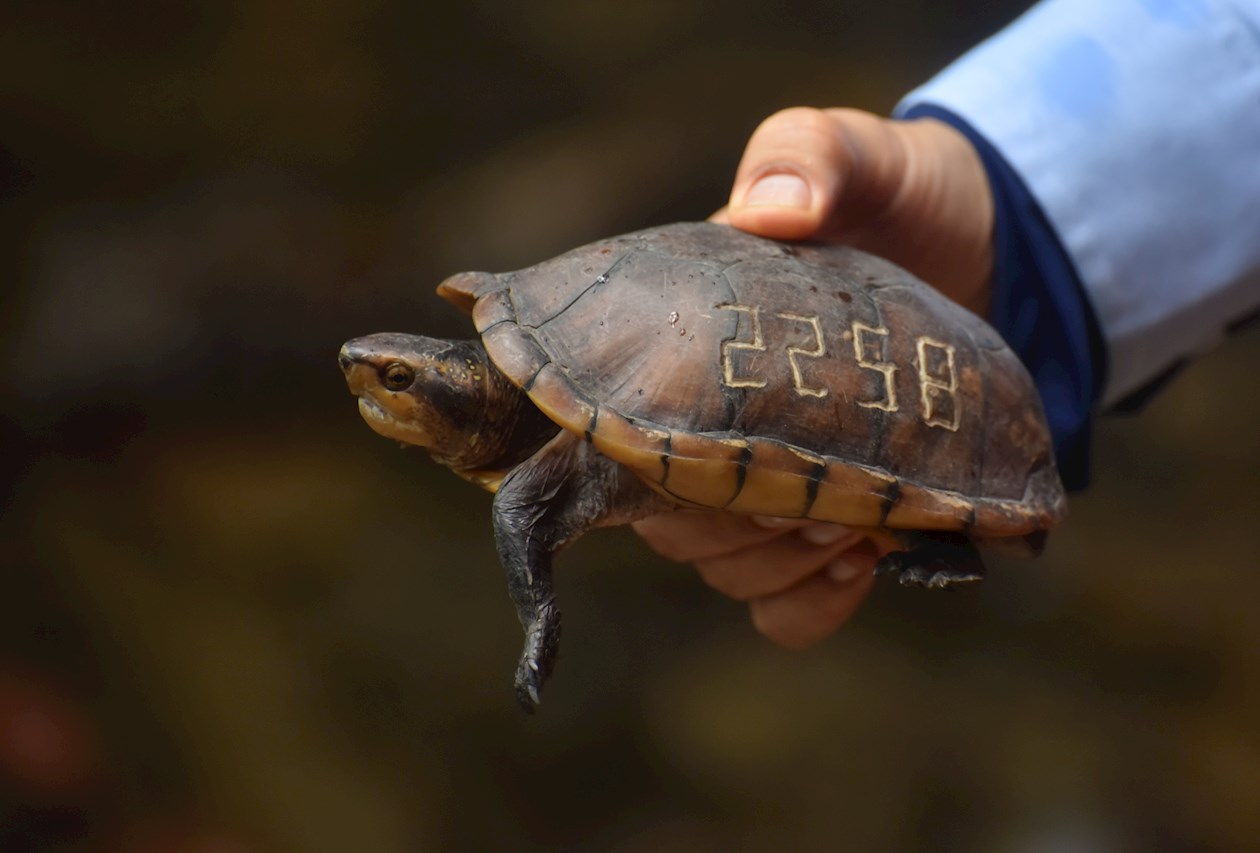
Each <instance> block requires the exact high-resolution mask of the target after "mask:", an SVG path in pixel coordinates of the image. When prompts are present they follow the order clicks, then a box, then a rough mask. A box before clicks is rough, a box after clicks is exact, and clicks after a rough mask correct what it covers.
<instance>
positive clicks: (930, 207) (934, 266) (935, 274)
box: [726, 107, 993, 313]
mask: <svg viewBox="0 0 1260 853" xmlns="http://www.w3.org/2000/svg"><path fill="white" fill-rule="evenodd" d="M726 216H727V218H728V221H729V222H730V224H731V225H733V226H735V227H736V228H739V229H742V230H744V231H749V232H751V233H753V234H760V235H762V236H764V237H773V238H776V239H779V240H807V239H813V240H822V241H830V242H843V243H847V244H849V245H853V246H857V247H859V248H862V249H866V250H867V251H871V252H874V253H875V254H878V255H882V256H884V257H886V258H888V259H889V260H891V261H893V262H895V263H898V264H900V265H901V266H903V267H906V268H907V269H909V270H910V271H911V272H913V273H915V274H916V275H918V276H919V277H921V278H923V279H925V280H926V281H929V282H931V283H932V284H934V285H936V286H937V287H938V288H939V289H940V290H942V291H944V292H945V293H946V294H947V295H949V296H951V297H953V298H954V299H955V300H957V301H959V302H962V303H963V304H964V305H966V306H967V307H969V308H971V309H972V310H974V311H977V312H978V313H983V312H984V310H985V307H986V303H987V298H988V280H989V274H990V271H991V269H992V264H993V233H992V232H993V198H992V193H991V191H990V189H989V183H988V177H987V176H986V174H985V171H984V166H983V165H982V164H981V163H980V159H979V156H978V155H977V154H976V152H975V149H974V148H973V147H972V146H971V143H970V142H968V141H967V139H966V138H965V137H964V136H963V135H962V134H960V133H959V132H958V131H956V130H954V129H953V128H951V127H949V126H948V125H946V124H943V123H941V122H936V121H930V120H924V121H912V122H901V121H891V120H889V119H885V118H881V117H879V116H876V115H873V114H871V113H867V112H862V111H861V110H852V109H828V110H817V109H811V108H807V107H794V108H792V109H788V110H783V111H782V112H778V113H775V114H774V115H772V116H770V117H769V118H768V119H766V120H765V121H764V122H762V123H761V125H760V126H759V127H758V128H757V129H756V130H755V131H754V132H753V134H752V137H751V138H750V139H749V140H748V146H747V147H746V148H745V150H744V156H743V159H742V160H741V161H740V164H739V168H738V169H737V171H736V174H735V183H734V185H733V187H732V190H731V197H730V203H729V204H728V206H727V209H726Z"/></svg>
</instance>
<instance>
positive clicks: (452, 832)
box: [0, 0, 1260, 853]
mask: <svg viewBox="0 0 1260 853" xmlns="http://www.w3.org/2000/svg"><path fill="white" fill-rule="evenodd" d="M1026 5H1028V4H1026V3H1024V2H1018V0H1001V2H979V0H977V2H927V0H883V2H880V3H866V2H856V0H825V1H824V0H807V1H806V2H797V3H759V2H753V0H722V2H716V0H644V2H638V3H603V2H594V3H592V2H581V0H555V2H547V3H532V4H527V3H511V2H504V0H473V2H468V3H464V4H444V5H441V6H435V5H434V4H423V3H405V2H400V0H353V2H351V0H324V2H314V3H304V4H292V3H281V2H276V0H249V2H244V0H235V2H228V3H195V2H194V3H169V2H156V0H149V1H148V2H129V3H121V4H120V3H113V2H111V3H105V2H88V0H77V2H76V0H70V2H61V3H55V4H49V3H34V2H26V0H5V2H4V3H3V6H2V7H0V20H2V22H3V26H2V27H0V245H3V247H4V250H5V251H4V252H3V253H2V254H0V257H3V258H4V259H5V261H6V263H8V264H11V266H10V267H9V268H8V269H7V270H6V271H5V272H4V277H3V286H2V287H0V305H2V306H3V310H2V311H0V324H3V337H2V339H0V343H2V349H0V359H2V361H0V363H2V364H3V370H2V371H0V388H3V395H4V406H3V420H0V448H2V453H0V466H2V467H0V471H2V474H0V497H2V498H3V515H2V516H0V535H2V538H0V560H2V561H3V564H2V572H3V574H2V575H0V578H2V579H3V586H2V587H0V590H2V592H0V850H3V851H6V853H7V851H33V850H71V849H73V850H97V849H100V850H114V849H120V850H172V851H174V850H192V849H196V850H203V851H209V850H225V851H226V850H245V851H253V850H259V851H278V853H305V851H311V853H321V852H322V851H348V850H371V851H382V853H393V851H415V850H485V849H520V850H542V849H555V848H561V849H567V850H577V851H583V850H592V851H594V850H601V851H602V850H615V851H639V850H665V851H672V850H687V851H697V850H718V849H721V850H746V851H760V850H783V849H795V850H922V851H933V850H981V851H1052V850H1072V851H1127V850H1153V849H1159V850H1196V851H1203V850H1238V849H1243V848H1246V847H1250V846H1251V845H1252V844H1254V839H1255V838H1256V837H1257V836H1258V835H1260V809H1257V808H1256V804H1257V799H1258V798H1260V725H1258V724H1257V721H1258V720H1260V620H1257V619H1256V618H1255V612H1256V608H1257V605H1258V604H1260V573H1257V572H1256V570H1255V569H1256V565H1255V564H1256V556H1255V555H1256V551H1257V546H1260V533H1258V532H1257V531H1258V527H1257V524H1256V522H1255V519H1256V517H1257V515H1258V514H1260V488H1258V486H1260V477H1258V476H1257V473H1258V472H1260V445H1258V444H1257V442H1256V441H1255V429H1256V426H1255V425H1256V422H1257V416H1260V401H1258V400H1257V395H1256V393H1255V376H1256V369H1257V366H1260V335H1258V334H1257V333H1256V331H1255V330H1253V331H1252V332H1251V333H1249V334H1244V335H1242V336H1240V337H1237V338H1235V339H1233V340H1232V341H1230V342H1229V343H1228V344H1227V345H1225V346H1224V347H1222V348H1221V349H1220V350H1219V351H1217V352H1216V353H1214V354H1213V355H1212V356H1211V357H1209V358H1207V359H1205V360H1203V361H1202V362H1200V363H1198V364H1196V365H1195V366H1193V367H1192V368H1191V369H1190V370H1188V371H1187V372H1186V373H1185V374H1184V375H1183V376H1182V377H1181V378H1180V379H1179V380H1178V381H1177V382H1176V383H1175V384H1174V385H1173V386H1172V387H1171V388H1170V389H1169V390H1168V391H1167V392H1166V393H1165V394H1163V395H1162V396H1161V397H1159V398H1158V399H1157V400H1156V401H1155V402H1154V404H1153V405H1151V406H1150V407H1149V409H1148V410H1147V411H1145V412H1144V413H1143V414H1142V415H1140V416H1139V417H1138V418H1136V419H1125V420H1119V419H1116V420H1110V419H1109V420H1106V421H1104V422H1103V423H1102V424H1101V425H1100V427H1099V432H1098V437H1097V469H1096V484H1095V486H1094V487H1093V489H1092V490H1091V491H1090V492H1089V493H1087V494H1085V495H1083V496H1080V497H1078V498H1077V499H1076V500H1075V501H1074V503H1073V516H1072V519H1071V521H1070V523H1069V524H1068V525H1067V527H1066V528H1065V529H1064V530H1063V531H1062V532H1061V533H1059V534H1057V535H1056V536H1055V537H1053V538H1052V540H1051V544H1050V548H1049V552H1048V554H1047V555H1046V557H1045V558H1044V559H1043V560H1041V561H1039V562H1036V563H1022V562H1011V563H1000V564H998V565H997V566H995V568H994V571H993V572H992V575H991V579H990V580H989V581H988V582H987V583H986V584H984V585H983V588H982V589H981V590H979V591H976V592H974V593H966V594H956V595H931V594H923V593H918V592H915V591H906V590H902V589H900V588H898V587H896V586H895V585H889V584H884V585H881V586H880V587H879V588H877V590H876V593H875V594H874V596H873V597H872V599H871V601H870V602H869V604H868V606H866V607H865V608H864V609H863V610H862V611H861V612H860V613H859V615H858V616H857V617H856V618H855V619H854V621H853V622H852V623H851V624H850V625H849V626H847V627H846V628H845V629H843V630H842V631H841V632H840V633H839V634H837V635H836V636H834V637H833V638H831V639H830V640H829V641H827V642H825V643H824V644H823V645H822V646H820V647H818V648H816V649H814V650H811V651H809V652H806V653H789V652H786V651H782V650H779V649H778V648H776V647H774V646H772V645H771V644H770V643H768V642H767V641H765V640H763V639H761V638H760V637H759V636H758V635H757V634H756V633H755V632H754V631H753V629H752V628H751V627H750V625H749V623H748V619H747V615H746V611H745V609H744V608H743V607H742V606H741V605H739V604H737V603H735V602H732V601H729V600H726V599H723V598H721V597H720V596H718V595H717V594H716V593H713V592H712V591H710V590H709V589H708V588H706V587H705V586H703V584H702V583H701V582H700V581H699V580H698V578H697V577H696V576H695V575H694V573H693V572H692V571H691V570H690V569H687V568H685V567H680V566H675V565H670V564H667V563H664V562H663V561H661V560H659V559H657V558H655V557H654V556H653V555H652V554H650V553H649V552H648V550H647V549H646V547H644V546H643V545H642V544H641V543H639V542H638V541H637V540H636V539H635V538H634V537H633V536H632V535H631V534H630V533H629V532H628V531H625V530H617V531H605V532H599V533H596V534H594V535H591V536H590V537H588V538H586V539H585V540H583V541H582V542H581V543H580V544H579V545H578V546H577V547H575V548H573V549H572V550H571V551H570V552H567V553H566V554H565V556H563V557H562V558H561V560H560V566H559V594H560V601H561V605H562V607H563V608H564V611H565V620H566V621H565V634H566V643H565V644H564V647H563V652H562V660H561V664H560V667H559V669H558V672H557V675H556V677H555V678H554V680H553V681H552V683H551V685H550V687H549V690H548V693H547V696H546V702H545V704H544V706H543V708H542V712H541V714H540V715H538V716H537V717H535V718H532V719H530V718H525V717H524V716H522V715H521V714H520V713H519V712H518V710H517V708H516V707H515V704H514V702H513V701H512V694H511V689H510V679H511V674H512V670H513V667H514V663H515V660H516V655H517V652H518V648H519V642H520V635H519V634H520V632H519V628H518V625H517V623H516V619H515V616H514V613H513V611H512V608H511V606H510V604H509V602H508V599H507V596H506V592H505V588H504V583H503V580H502V577H501V573H500V571H499V568H498V565H497V562H496V559H495V556H494V551H493V546H492V542H491V538H490V529H489V496H488V495H486V494H485V493H482V492H480V491H479V490H477V489H475V488H474V487H472V486H470V485H468V484H466V483H464V482H462V481H460V480H458V479H456V478H454V477H452V476H451V475H450V474H449V473H447V472H445V471H443V470H440V469H438V468H437V467H436V466H435V465H433V464H432V463H431V462H429V461H428V460H427V458H426V457H424V455H423V454H420V453H403V452H401V451H400V450H399V449H398V448H397V446H396V445H394V444H393V443H392V442H388V441H385V440H383V439H381V438H379V437H377V436H376V435H375V434H373V433H372V432H371V431H370V430H369V429H368V428H367V427H366V426H365V425H364V424H363V423H362V422H361V420H360V419H359V416H358V414H357V413H356V411H355V406H354V403H353V400H352V399H351V397H350V396H349V395H348V394H347V393H346V390H345V387H344V383H343V380H342V377H341V374H340V372H339V370H338V369H337V366H336V363H335V354H336V351H337V348H338V347H339V345H340V344H341V342H342V341H343V340H345V339H347V338H350V337H354V336H357V335H360V334H365V333H369V332H375V331H384V330H398V331H417V332H419V331H424V332H426V333H429V334H434V335H450V336H464V335H467V334H469V333H470V328H469V327H468V325H467V324H466V323H465V321H464V319H463V318H462V317H460V316H458V315H457V314H456V312H455V311H454V310H453V309H451V308H449V307H448V306H446V305H445V304H444V303H442V302H441V301H440V300H438V299H437V297H435V296H434V295H433V286H434V285H435V284H436V283H437V282H438V281H439V280H440V279H441V278H442V277H444V276H445V275H447V274H449V273H452V272H455V271H458V270H462V269H469V268H472V269H490V270H506V269H513V268H518V267H521V266H525V265H528V264H531V263H533V262H535V261H538V260H540V259H543V258H546V257H549V256H551V255H553V254H555V253H557V252H559V251H562V250H565V249H568V248H571V247H573V246H576V245H579V244H581V243H583V242H586V241H588V240H591V239H595V238H598V237H601V236H606V235H608V234H612V233H616V232H620V231H626V230H632V229H637V228H641V227H645V226H648V225H651V224H657V223H662V222H668V221H673V220H679V219H697V218H703V217H704V216H706V215H707V214H708V213H709V212H711V211H712V210H713V209H714V208H716V207H718V206H719V205H721V204H722V203H723V202H724V200H725V196H726V192H727V190H728V188H729V182H730V179H731V177H732V175H733V171H734V167H735V164H736V162H737V160H738V157H739V155H740V153H741V151H742V148H743V143H744V141H745V140H746V138H747V136H748V134H749V133H750V132H751V131H752V129H753V128H754V127H755V125H756V124H757V122H758V121H759V120H760V119H761V118H763V117H764V116H766V115H768V114H769V113H771V112H773V111H774V110H776V109H778V108H781V107H785V106H790V105H796V104H812V105H817V106H827V105H853V106H860V107H865V108H869V109H873V110H877V111H881V112H886V111H888V110H889V109H891V107H892V105H893V104H894V103H895V102H896V100H897V99H898V97H899V96H900V95H901V94H902V93H904V92H905V91H907V90H908V89H909V88H911V87H912V86H914V85H915V84H916V83H917V82H919V81H921V80H923V79H925V78H926V77H927V76H928V75H930V74H931V73H932V72H934V71H935V70H937V69H938V68H940V67H941V66H943V65H944V64H946V63H947V62H948V61H949V60H950V59H951V58H952V57H954V56H955V55H957V54H958V53H959V52H961V51H962V50H963V49H965V48H966V47H967V46H969V45H970V44H973V43H974V42H975V41H977V40H978V39H980V38H982V37H983V36H984V35H986V34H988V33H991V32H993V31H994V30H996V29H997V28H999V27H1000V26H1001V25H1003V24H1004V23H1006V22H1007V21H1009V20H1011V19H1012V18H1014V17H1015V16H1016V15H1017V14H1018V13H1019V12H1020V11H1022V9H1023V8H1024V7H1025V6H1026ZM1168 215H1169V216H1175V215H1176V211H1169V212H1168Z"/></svg>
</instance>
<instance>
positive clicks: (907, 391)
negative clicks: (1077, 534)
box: [439, 223, 1065, 537]
mask: <svg viewBox="0 0 1260 853" xmlns="http://www.w3.org/2000/svg"><path fill="white" fill-rule="evenodd" d="M439 293H441V294H442V295H443V296H445V297H446V298H447V299H449V300H451V301H452V302H454V303H456V304H457V305H459V306H461V307H463V308H464V309H465V310H471V313H472V317H473V321H474V322H475V324H476V327H477V330H478V332H480V333H481V336H482V340H483V342H484V344H485V347H486V350H487V352H488V353H489V355H490V358H491V359H492V360H493V361H494V363H495V364H496V365H497V366H498V367H499V368H500V369H501V370H502V371H503V372H504V373H505V374H506V375H507V376H508V377H509V378H510V379H511V380H512V381H513V382H515V383H516V384H518V385H519V386H520V387H521V388H522V389H524V390H525V391H526V392H527V393H528V394H529V396H530V398H531V399H532V400H533V402H534V403H535V404H536V405H537V406H538V407H539V408H540V409H541V410H542V411H543V412H545V413H546V414H547V415H548V416H549V417H550V418H552V419H553V420H554V421H555V422H556V423H558V424H559V425H561V426H562V427H563V428H565V429H566V430H569V431H571V432H573V433H576V434H578V435H583V436H585V437H586V438H587V440H589V441H591V442H593V443H594V445H595V447H596V449H598V450H599V451H600V452H602V453H604V454H605V455H607V456H609V457H611V458H612V459H615V460H616V461H618V462H620V463H622V464H623V465H625V466H627V467H629V468H630V469H632V470H633V471H634V472H635V473H637V474H638V475H639V476H640V477H642V478H643V479H644V480H645V481H646V482H647V483H648V484H649V485H651V486H652V487H653V488H655V489H657V490H658V491H660V492H662V493H664V494H666V495H668V496H669V497H670V498H672V499H674V500H676V501H677V502H678V503H680V504H683V505H690V506H699V507H707V508H714V509H725V510H730V511H735V512H746V513H759V514H765V515H776V516H784V517H808V518H812V519H817V520H820V521H832V522H838V523H842V524H848V525H853V526H885V527H892V528H905V529H918V530H950V531H965V532H968V533H975V534H978V535H981V536H992V537H997V536H1017V535H1023V534H1028V533H1032V532H1035V531H1038V530H1042V529H1045V528H1048V527H1050V526H1051V525H1053V524H1054V523H1056V522H1057V521H1058V520H1059V519H1060V518H1061V517H1062V515H1063V514H1064V509H1065V500H1064V495H1063V490H1062V485H1061V483H1060V480H1059V477H1058V474H1057V471H1056V469H1055V464H1054V456H1053V451H1052V448H1051V441H1050V434H1049V430H1048V428H1047V426H1046V421H1045V416H1044V414H1043V412H1042V408H1041V404H1040V399H1039V396H1038V394H1037V391H1036V389H1035V388H1034V386H1033V383H1032V380H1031V378H1030V377H1029V376H1028V373H1027V372H1026V371H1025V369H1024V367H1023V365H1022V364H1021V363H1020V361H1019V359H1018V358H1017V357H1016V356H1015V354H1014V353H1013V352H1011V350H1010V349H1009V348H1008V347H1007V346H1006V344H1005V343H1004V342H1003V341H1002V339H1001V338H1000V337H999V335H998V334H997V333H996V332H995V331H994V330H993V329H992V328H991V327H989V326H988V325H987V324H986V323H984V322H983V321H982V320H981V319H980V318H978V317H977V316H976V315H974V314H972V313H971V312H969V311H967V310H965V309H963V308H962V307H960V306H958V305H956V304H955V303H954V302H952V301H950V300H949V299H947V298H946V297H944V296H942V295H941V294H940V293H938V292H937V291H936V290H935V289H933V288H931V287H930V286H928V285H926V284H924V283H923V282H921V281H919V280H918V279H916V278H914V277H913V276H912V275H910V274H909V273H908V272H906V271H904V270H902V269H900V268H899V267H897V266H894V265H893V264H891V263H889V262H887V261H884V260H882V259H880V258H877V257H875V256H873V255H869V254H866V253H863V252H860V251H857V250H854V249H850V248H846V247H835V246H828V247H823V246H811V245H803V244H785V243H780V242H776V241H773V240H766V239H763V238H759V237H755V236H752V235H749V234H746V233H743V232H740V231H737V230H734V229H732V228H729V227H727V226H723V225H716V224H712V223H680V224H676V225H669V226H665V227H660V228H653V229H650V230H646V231H640V232H637V233H634V234H628V235H624V236H621V237H614V238H611V239H608V240H603V241H600V242H597V243H592V244H590V245H588V246H584V247H582V248H579V249H575V250H573V251H571V252H568V253H566V254H563V255H560V256H559V257H557V258H554V259H552V260H549V261H546V262H544V263H541V264H538V265H537V266H533V267H529V268H528V269H524V270H520V271H518V272H511V273H504V274H501V275H490V274H486V273H464V274H461V275H458V276H455V277H453V278H451V279H448V280H447V281H446V282H443V284H442V285H441V286H440V287H439Z"/></svg>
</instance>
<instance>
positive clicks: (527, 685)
mask: <svg viewBox="0 0 1260 853" xmlns="http://www.w3.org/2000/svg"><path fill="white" fill-rule="evenodd" d="M525 663H526V666H523V667H521V668H520V669H519V670H517V673H516V703H517V704H518V705H520V706H521V710H522V711H524V712H525V713H527V714H532V713H534V712H535V711H537V710H538V706H539V704H541V703H542V695H541V693H540V692H539V688H541V686H542V685H541V681H542V675H541V673H540V672H539V671H538V664H537V663H535V662H534V661H532V660H529V661H526V662H525Z"/></svg>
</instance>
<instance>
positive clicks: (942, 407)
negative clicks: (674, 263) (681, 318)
mask: <svg viewBox="0 0 1260 853" xmlns="http://www.w3.org/2000/svg"><path fill="white" fill-rule="evenodd" d="M714 307H715V308H719V309H722V310H726V311H738V312H740V313H742V314H746V315H748V325H749V327H750V328H749V329H748V330H747V333H746V334H745V336H743V337H739V336H738V335H737V336H736V337H733V338H728V339H726V340H723V341H722V344H721V361H722V383H723V384H724V385H726V386H727V387H728V388H765V387H766V386H767V384H768V383H769V380H768V379H766V378H763V377H759V376H756V375H749V374H741V373H740V372H739V371H738V370H737V369H736V365H735V358H736V354H737V353H739V352H766V351H767V350H768V349H769V344H768V342H767V337H766V330H765V327H763V325H762V321H761V318H762V314H763V311H764V309H763V307H762V306H760V305H746V304H743V303H739V302H726V303H722V304H720V305H715V306H714ZM700 316H702V317H705V318H706V319H707V318H708V317H709V315H707V314H701V315H700ZM773 316H774V317H776V318H778V319H780V320H786V321H788V322H790V323H803V324H805V325H806V326H808V328H809V330H810V333H809V334H810V336H811V337H812V340H807V341H805V342H804V344H802V343H792V342H789V341H783V343H782V349H783V352H784V353H786V355H787V362H788V363H787V367H788V369H789V370H790V372H791V376H792V388H793V390H795V391H796V394H797V396H799V397H809V398H813V399H821V398H824V397H826V396H827V395H828V394H829V393H830V392H831V389H829V388H826V387H822V386H814V385H811V384H810V382H809V381H808V378H807V369H808V367H809V363H810V362H806V361H802V359H810V360H816V359H822V358H825V357H827V356H829V355H831V351H830V350H828V348H827V340H826V334H825V330H824V329H823V325H822V320H821V319H820V318H819V316H818V315H817V314H801V313H797V312H795V311H775V312H774V313H773ZM669 317H670V325H671V326H672V325H674V324H675V322H676V321H677V317H678V315H677V312H674V313H671V314H670V315H669ZM770 328H771V330H772V333H773V335H772V336H773V337H774V338H775V339H776V343H775V344H774V345H775V346H776V347H778V343H777V340H778V339H779V336H780V335H786V334H788V333H787V332H783V331H781V329H782V327H781V326H775V325H772V326H771V327H770ZM680 334H686V330H685V329H684V330H683V331H682V332H680ZM692 337H694V335H693V336H692ZM838 337H839V338H840V340H842V341H846V342H852V344H853V360H854V362H855V363H856V365H857V367H858V368H860V369H862V370H870V371H873V372H874V373H876V374H878V375H879V377H880V381H881V385H882V393H881V394H880V395H879V396H877V397H876V398H874V399H868V400H852V402H854V403H856V404H857V405H859V406H861V407H863V408H867V409H879V410H880V411H883V412H889V413H890V414H891V413H896V412H899V411H901V402H900V400H899V399H898V395H897V381H896V380H897V371H898V370H900V367H899V366H898V365H897V364H896V363H895V362H893V361H892V360H891V358H890V356H889V349H890V347H891V345H892V341H893V339H894V337H896V336H895V335H893V333H891V332H890V331H889V330H888V329H887V328H885V327H883V326H869V325H867V324H866V323H863V322H861V321H860V320H854V321H853V322H851V323H850V324H849V325H848V328H845V329H844V330H843V331H841V332H840V333H839V335H838ZM914 340H915V352H916V353H917V358H915V359H914V360H913V362H912V363H913V364H914V366H915V369H916V371H917V379H918V385H919V404H920V405H919V411H918V415H919V419H920V420H921V421H922V422H923V423H924V424H925V425H927V426H930V427H938V428H940V429H944V430H948V431H950V432H957V431H958V428H959V425H960V424H961V423H962V413H963V406H962V399H961V395H960V394H959V388H958V364H957V348H956V347H955V346H954V345H953V344H951V343H948V342H946V341H940V340H937V339H935V338H932V337H928V336H927V335H919V336H917V337H915V339H914ZM841 349H842V350H843V349H845V347H842V348H841ZM841 397H842V398H843V399H844V401H845V402H846V403H848V402H850V397H849V395H848V394H847V393H844V391H843V389H841Z"/></svg>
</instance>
